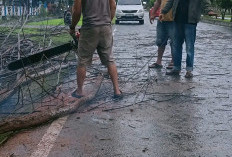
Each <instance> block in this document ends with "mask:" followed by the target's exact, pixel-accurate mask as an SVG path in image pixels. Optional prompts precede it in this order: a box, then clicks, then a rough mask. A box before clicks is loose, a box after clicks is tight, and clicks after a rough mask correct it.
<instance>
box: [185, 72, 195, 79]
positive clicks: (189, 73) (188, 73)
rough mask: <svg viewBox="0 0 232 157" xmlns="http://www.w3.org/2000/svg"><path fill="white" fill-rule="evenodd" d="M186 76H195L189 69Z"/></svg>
mask: <svg viewBox="0 0 232 157" xmlns="http://www.w3.org/2000/svg"><path fill="white" fill-rule="evenodd" d="M184 77H185V78H192V77H193V73H192V72H191V71H187V72H186V74H185V76H184Z"/></svg>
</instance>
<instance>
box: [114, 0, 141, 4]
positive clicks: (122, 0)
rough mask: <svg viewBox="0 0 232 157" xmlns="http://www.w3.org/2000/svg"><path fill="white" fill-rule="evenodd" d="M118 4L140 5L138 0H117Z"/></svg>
mask: <svg viewBox="0 0 232 157" xmlns="http://www.w3.org/2000/svg"><path fill="white" fill-rule="evenodd" d="M118 5H141V1H140V0H118Z"/></svg>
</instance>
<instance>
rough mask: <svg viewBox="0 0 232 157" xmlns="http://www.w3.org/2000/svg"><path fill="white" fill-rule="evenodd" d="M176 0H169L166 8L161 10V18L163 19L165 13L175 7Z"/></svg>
mask: <svg viewBox="0 0 232 157" xmlns="http://www.w3.org/2000/svg"><path fill="white" fill-rule="evenodd" d="M173 3H174V0H168V1H167V3H166V5H165V6H164V8H163V9H162V10H161V14H160V16H159V20H160V21H163V16H164V14H167V13H168V12H169V11H170V10H171V9H172V7H173Z"/></svg>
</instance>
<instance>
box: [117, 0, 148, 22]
mask: <svg viewBox="0 0 232 157" xmlns="http://www.w3.org/2000/svg"><path fill="white" fill-rule="evenodd" d="M143 17H144V9H143V5H142V2H141V0H118V3H117V9H116V21H115V23H116V24H119V22H120V21H139V23H140V24H144V18H143Z"/></svg>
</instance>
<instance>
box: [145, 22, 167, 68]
mask: <svg viewBox="0 0 232 157" xmlns="http://www.w3.org/2000/svg"><path fill="white" fill-rule="evenodd" d="M167 40H168V34H167V32H166V30H165V24H164V22H163V23H161V22H160V21H158V22H157V30H156V45H157V46H158V57H157V60H156V62H155V63H154V64H152V65H150V66H149V68H162V58H163V54H164V51H165V47H166V45H167Z"/></svg>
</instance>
